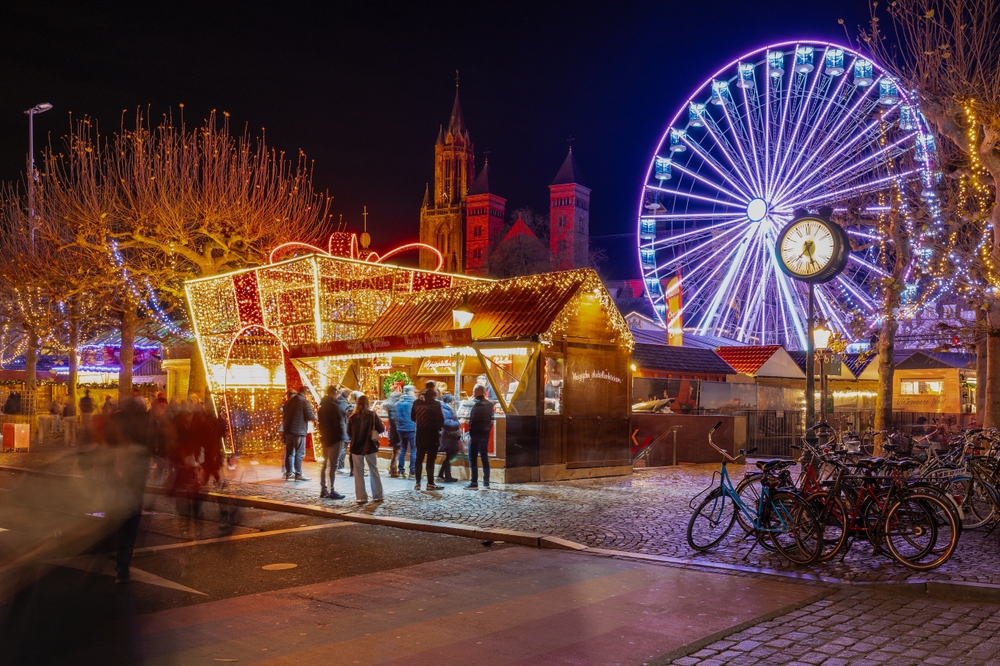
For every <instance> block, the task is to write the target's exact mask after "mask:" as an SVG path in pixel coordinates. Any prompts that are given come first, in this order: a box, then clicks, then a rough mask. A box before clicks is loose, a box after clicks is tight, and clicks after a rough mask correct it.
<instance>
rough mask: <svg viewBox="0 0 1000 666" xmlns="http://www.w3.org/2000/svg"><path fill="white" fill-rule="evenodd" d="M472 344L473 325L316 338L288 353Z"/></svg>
mask: <svg viewBox="0 0 1000 666" xmlns="http://www.w3.org/2000/svg"><path fill="white" fill-rule="evenodd" d="M470 344H472V329H469V328H459V329H455V330H446V331H429V332H427V333H415V334H413V335H387V336H384V337H381V338H358V339H355V340H332V341H330V342H314V343H310V344H306V345H295V346H293V347H290V348H289V350H288V354H289V356H291V358H314V357H317V356H351V355H354V354H365V355H368V354H371V355H376V354H377V355H379V356H384V355H387V354H390V353H391V352H394V351H411V350H420V349H441V348H442V347H463V346H466V345H470Z"/></svg>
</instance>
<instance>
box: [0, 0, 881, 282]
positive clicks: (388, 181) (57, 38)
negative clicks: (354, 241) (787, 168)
mask: <svg viewBox="0 0 1000 666" xmlns="http://www.w3.org/2000/svg"><path fill="white" fill-rule="evenodd" d="M866 16H867V5H866V3H865V2H864V1H863V0H850V2H847V3H840V2H837V3H834V2H823V3H821V2H815V1H813V2H801V1H798V0H790V1H789V0H780V1H777V0H776V1H772V2H766V3H765V2H755V3H750V2H743V3H733V2H722V1H720V0H692V1H690V2H676V1H672V2H657V3H645V2H608V3H602V4H598V3H555V2H531V3H495V2H494V3H482V2H479V3H477V2H466V3H459V4H447V3H400V2H396V3H391V4H390V3H378V2H354V3H311V4H310V3H295V2H289V1H286V2H281V3H271V2H236V1H234V0H230V1H225V2H213V1H211V0H202V1H201V2H177V1H174V2H169V3H159V2H157V3H143V2H134V1H133V2H129V3H125V2H120V3H119V2H100V1H94V0H89V1H88V2H47V1H42V0H31V1H24V0H21V1H14V0H6V1H5V2H3V3H2V5H0V100H2V104H0V179H4V180H15V179H21V178H22V172H23V170H24V157H25V154H26V151H27V118H26V116H25V115H24V114H23V113H22V112H23V110H24V109H27V108H29V107H31V106H33V105H34V104H36V103H38V102H51V103H52V104H53V105H54V106H55V108H54V109H53V110H52V111H50V112H48V113H46V114H44V115H42V116H38V117H37V118H36V144H37V143H38V142H43V141H47V140H48V138H47V137H49V136H51V137H52V139H57V138H58V137H59V136H60V135H61V134H62V133H63V132H64V131H65V130H66V129H67V128H68V123H69V119H68V115H67V114H68V112H70V111H72V112H73V114H74V115H76V116H77V117H79V116H81V115H90V116H92V117H94V118H97V119H98V120H99V122H100V125H101V128H102V130H103V131H104V132H105V133H109V132H111V131H113V130H115V129H116V128H117V127H118V125H119V122H120V118H121V113H122V111H123V110H127V111H128V113H130V114H134V111H135V109H136V107H138V106H142V107H147V106H148V107H150V109H151V110H152V112H153V113H154V114H155V115H160V114H162V113H164V112H165V111H167V110H168V109H169V108H170V107H176V106H177V105H178V104H179V103H183V104H184V105H185V116H186V118H187V119H188V121H200V120H201V119H202V118H204V117H205V116H206V115H207V113H208V112H209V111H210V110H211V109H213V108H214V109H218V110H219V111H228V112H229V113H230V114H232V121H233V122H234V125H236V126H238V127H242V126H243V124H247V125H248V126H249V127H250V128H251V129H252V130H254V131H259V129H260V128H262V127H263V128H266V130H267V137H268V141H269V143H270V144H271V145H272V146H274V147H276V148H279V149H282V150H285V151H287V152H290V153H292V154H294V153H295V151H297V150H299V149H302V150H304V151H305V152H306V153H307V154H308V155H309V156H310V157H311V158H312V159H314V160H315V164H316V171H315V173H316V184H317V186H318V187H319V188H320V189H325V190H328V191H329V192H330V194H332V195H333V196H334V203H333V208H332V210H333V212H334V217H335V219H336V217H337V216H338V215H340V214H343V216H344V219H345V221H347V222H349V223H350V225H351V227H352V228H355V229H360V225H361V211H362V206H364V205H367V206H368V211H369V213H370V216H369V231H370V232H371V233H372V235H373V237H374V241H373V246H374V247H375V249H380V248H381V247H386V246H388V245H390V244H394V243H396V242H399V241H403V240H415V239H416V236H417V218H418V211H419V207H420V202H421V200H422V198H423V193H424V183H426V182H428V181H429V180H430V179H431V177H432V169H433V146H434V139H435V137H436V135H437V131H438V126H439V125H440V124H442V123H447V120H448V114H449V112H450V110H451V104H452V100H453V98H454V90H455V88H454V86H455V70H456V69H458V70H460V72H461V99H462V106H463V109H464V115H465V121H466V124H467V126H468V127H469V130H470V133H471V137H472V141H473V143H474V144H475V147H476V168H477V171H478V169H479V168H481V166H482V160H483V152H484V151H485V150H488V151H489V153H490V155H489V158H490V166H491V169H492V171H493V175H494V178H495V180H496V182H497V183H498V190H499V192H498V193H499V194H501V195H502V196H505V197H506V198H507V200H508V202H507V210H508V211H511V210H513V209H515V208H519V207H522V206H530V207H532V208H535V209H536V210H538V211H539V212H544V213H547V212H548V190H547V186H548V184H549V182H551V180H552V177H553V176H554V175H555V173H556V171H557V169H558V168H559V165H560V164H561V162H562V160H563V158H564V157H565V153H566V150H567V146H568V143H567V140H568V139H569V138H570V137H572V138H573V145H574V153H575V155H576V157H577V159H578V161H579V164H580V167H581V169H582V170H583V173H584V175H585V177H586V178H587V180H588V181H589V182H588V185H589V186H590V187H591V188H592V189H593V194H592V204H591V235H592V237H596V236H608V238H605V239H596V240H597V243H599V244H604V245H605V246H606V247H607V251H608V252H609V254H610V256H611V261H609V262H608V263H607V265H606V266H605V272H606V273H608V274H609V275H610V276H611V277H625V276H626V275H629V274H635V275H637V274H638V268H637V262H636V259H635V250H634V243H635V240H634V236H633V237H631V238H629V237H627V236H624V235H623V234H632V233H634V231H635V213H636V211H637V203H638V196H639V189H640V184H641V181H642V179H643V176H644V175H645V169H646V166H647V165H648V162H649V159H650V156H651V153H650V151H651V150H652V149H653V147H654V146H655V145H656V143H657V142H658V140H659V137H660V135H661V134H662V132H663V131H664V128H665V125H666V123H667V121H668V120H669V119H670V118H671V117H672V116H673V114H674V113H675V111H676V109H677V108H679V106H680V105H682V104H684V103H685V101H686V99H687V96H688V95H689V94H690V92H691V91H692V90H693V89H694V88H695V87H696V86H698V85H699V84H700V83H701V82H702V81H704V80H706V79H708V78H709V77H710V76H711V75H712V73H713V72H715V71H716V70H717V69H719V68H720V67H722V66H723V65H724V64H726V63H727V62H729V60H731V59H733V58H735V57H737V56H739V55H740V54H741V53H744V52H747V51H750V50H753V49H755V48H757V47H759V46H761V45H763V44H765V43H770V42H777V41H783V40H786V39H796V38H813V39H829V40H833V41H838V42H841V43H843V42H845V41H846V36H845V33H844V26H841V25H839V24H838V22H837V20H838V19H840V18H843V19H844V20H845V23H846V25H847V26H848V28H849V29H850V31H851V34H852V35H854V34H856V32H857V26H858V25H859V24H860V23H862V22H863V21H864V20H865V18H866Z"/></svg>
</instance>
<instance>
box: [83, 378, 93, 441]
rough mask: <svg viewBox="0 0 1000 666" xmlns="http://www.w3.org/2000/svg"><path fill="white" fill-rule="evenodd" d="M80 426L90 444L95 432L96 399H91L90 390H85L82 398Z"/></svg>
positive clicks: (85, 439)
mask: <svg viewBox="0 0 1000 666" xmlns="http://www.w3.org/2000/svg"><path fill="white" fill-rule="evenodd" d="M80 426H81V428H82V430H83V438H84V441H85V442H88V443H89V442H90V438H91V435H92V434H93V432H94V399H93V398H91V397H90V389H84V390H83V397H82V398H80Z"/></svg>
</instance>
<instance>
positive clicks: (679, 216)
mask: <svg viewBox="0 0 1000 666" xmlns="http://www.w3.org/2000/svg"><path fill="white" fill-rule="evenodd" d="M724 217H733V218H745V217H746V213H745V212H742V211H741V212H739V213H655V214H653V213H647V214H645V215H643V216H642V219H644V220H718V219H720V218H724Z"/></svg>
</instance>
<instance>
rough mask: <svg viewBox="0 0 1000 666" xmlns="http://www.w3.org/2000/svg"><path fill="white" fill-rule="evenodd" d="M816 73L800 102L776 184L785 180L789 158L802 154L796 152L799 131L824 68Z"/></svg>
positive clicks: (778, 169)
mask: <svg viewBox="0 0 1000 666" xmlns="http://www.w3.org/2000/svg"><path fill="white" fill-rule="evenodd" d="M793 69H794V68H793ZM814 71H815V74H813V76H812V83H811V84H809V92H808V93H807V94H806V96H805V97H804V98H803V99H802V100H801V102H800V105H799V110H798V114H797V115H798V118H797V119H796V121H795V126H794V127H793V128H792V133H791V135H790V136H789V137H788V149H787V150H785V154H784V156H783V157H782V158H781V165H780V166H778V168H777V170H776V171H775V182H779V183H780V182H781V181H782V180H783V178H784V175H785V168H786V165H787V164H788V158H789V157H790V156H792V155H793V154H798V153H799V152H800V151H798V150H796V139H797V137H798V134H799V130H800V129H801V128H802V121H803V119H804V118H805V116H806V114H807V113H808V112H809V103H810V101H811V100H812V98H813V94H814V93H815V91H816V84H817V83H819V81H820V79H821V78H822V76H821V74H820V72H821V71H822V68H819V67H818V68H816V69H815V70H814ZM805 76H808V75H805ZM794 96H795V95H794V94H792V91H789V95H788V97H789V99H791V98H792V97H794Z"/></svg>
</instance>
